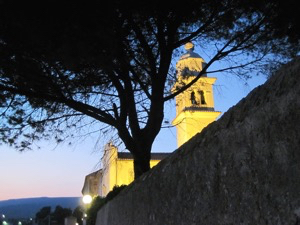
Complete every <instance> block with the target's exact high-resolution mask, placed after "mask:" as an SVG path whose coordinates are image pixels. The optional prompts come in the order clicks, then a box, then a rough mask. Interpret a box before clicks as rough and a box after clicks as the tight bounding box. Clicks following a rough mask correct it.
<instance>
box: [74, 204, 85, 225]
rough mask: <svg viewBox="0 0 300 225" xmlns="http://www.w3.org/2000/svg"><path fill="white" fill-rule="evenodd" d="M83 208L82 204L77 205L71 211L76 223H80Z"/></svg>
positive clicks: (80, 224)
mask: <svg viewBox="0 0 300 225" xmlns="http://www.w3.org/2000/svg"><path fill="white" fill-rule="evenodd" d="M83 212H84V208H83V207H82V206H77V207H76V208H75V209H74V211H73V216H74V217H76V219H77V223H78V224H79V225H82V218H83V216H84V213H83Z"/></svg>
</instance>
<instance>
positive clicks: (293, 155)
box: [97, 59, 300, 225]
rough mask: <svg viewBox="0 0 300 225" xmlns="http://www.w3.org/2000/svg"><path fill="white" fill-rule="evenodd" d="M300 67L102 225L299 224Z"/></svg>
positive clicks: (101, 217)
mask: <svg viewBox="0 0 300 225" xmlns="http://www.w3.org/2000/svg"><path fill="white" fill-rule="evenodd" d="M299 78H300V60H299V59H298V60H296V61H294V62H293V63H290V64H288V65H286V66H284V67H283V68H282V69H281V70H280V71H279V72H278V73H277V74H276V75H274V76H273V77H272V78H271V79H270V80H269V81H267V82H266V84H265V85H263V86H260V87H258V88H256V89H255V90H253V91H252V92H251V93H250V94H249V95H248V96H247V97H246V98H245V99H243V100H242V101H240V102H239V103H238V104H237V105H236V106H235V107H233V108H231V109H230V110H229V111H228V112H227V113H225V114H224V116H223V117H222V118H220V119H219V120H218V121H217V122H214V123H212V124H210V125H209V126H208V127H207V128H205V129H204V130H203V132H202V133H200V134H198V135H196V136H195V137H194V138H192V139H191V140H190V141H188V142H187V143H186V144H184V145H182V146H181V147H180V148H179V149H178V150H176V151H175V152H174V153H173V154H172V155H171V156H169V157H168V158H166V159H165V160H163V161H161V162H160V163H159V164H158V165H157V166H156V167H155V168H154V169H152V170H151V171H150V172H149V173H147V174H145V175H144V176H142V177H140V179H138V180H137V181H135V182H133V183H132V184H131V185H130V186H129V187H128V188H126V189H124V190H123V191H122V192H121V193H120V194H119V195H118V196H117V197H116V198H115V199H114V200H112V201H111V202H109V203H108V204H107V205H105V206H104V207H103V208H102V209H101V210H100V211H99V212H98V217H97V225H115V224H116V225H143V224H145V225H146V224H147V225H168V224H170V225H171V224H172V225H173V224H176V225H185V224H186V225H199V224H205V225H207V224H209V225H210V224H293V225H294V224H299V223H300V79H299Z"/></svg>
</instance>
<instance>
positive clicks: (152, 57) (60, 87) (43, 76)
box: [0, 0, 299, 177]
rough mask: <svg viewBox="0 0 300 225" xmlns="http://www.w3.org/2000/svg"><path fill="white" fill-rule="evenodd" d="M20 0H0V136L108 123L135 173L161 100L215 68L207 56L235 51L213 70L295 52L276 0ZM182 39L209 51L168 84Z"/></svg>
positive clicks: (32, 136) (159, 116) (158, 120)
mask: <svg viewBox="0 0 300 225" xmlns="http://www.w3.org/2000/svg"><path fill="white" fill-rule="evenodd" d="M288 2H290V1H288ZM26 4H28V3H27V2H26ZM26 4H25V5H22V6H21V5H20V4H19V3H18V4H16V3H15V2H14V1H5V0H3V1H1V3H0V76H1V77H0V94H1V95H0V106H1V112H0V113H1V129H0V135H1V140H2V142H4V143H7V144H10V145H14V146H15V147H16V148H18V149H20V150H23V149H26V148H29V147H30V145H31V144H32V143H33V142H34V141H36V140H39V139H41V138H44V139H50V138H52V137H54V138H55V139H56V140H57V142H61V141H63V140H65V139H66V138H68V137H72V135H73V132H71V134H69V133H67V132H66V131H67V130H73V129H75V130H77V131H78V130H80V131H82V130H84V128H85V127H87V129H89V128H90V127H88V125H90V124H92V125H93V129H95V130H92V131H90V132H96V131H102V132H106V131H107V130H108V127H112V128H114V129H115V131H116V132H117V134H118V136H119V137H120V139H121V140H122V141H123V143H124V145H125V146H126V148H127V149H128V150H129V151H130V152H131V153H132V155H133V157H134V170H135V177H138V176H140V175H141V174H142V173H144V172H146V171H148V170H149V169H150V164H149V161H150V153H151V148H152V144H153V142H154V140H155V138H156V136H157V134H158V133H159V131H160V129H161V126H162V123H163V118H164V104H165V102H166V101H169V100H170V99H172V98H174V96H176V95H177V94H179V93H180V92H182V91H184V90H186V89H187V88H188V87H190V86H191V85H192V84H193V83H195V82H196V81H197V80H198V79H199V78H200V77H201V76H202V74H204V73H212V72H215V71H212V70H210V68H211V65H212V64H213V63H215V62H217V61H220V60H234V59H237V60H236V61H231V63H232V64H231V65H229V66H228V67H227V68H223V69H220V71H229V70H233V69H237V68H239V69H245V68H249V66H250V68H251V65H254V64H253V63H257V64H258V63H261V62H262V59H263V58H264V57H265V56H266V55H267V54H269V53H276V54H278V53H280V55H281V56H285V57H286V58H285V59H286V60H287V59H289V58H290V57H293V56H295V55H296V54H297V53H298V51H299V45H298V41H299V35H298V34H299V29H298V30H297V29H295V28H296V27H297V26H295V27H293V26H292V25H293V24H298V22H295V21H293V20H292V19H291V20H289V19H288V22H289V23H288V24H289V26H288V27H289V28H291V27H292V28H293V29H292V30H293V32H289V31H291V30H289V29H287V30H285V29H281V28H279V27H277V26H276V25H277V22H276V21H278V20H279V19H282V20H283V21H284V20H285V18H280V16H281V15H282V12H283V11H281V10H280V4H282V2H281V1H264V0H262V1H256V0H254V1H250V0H246V1H245V0H244V1H229V0H224V1H217V0H201V1H195V0H191V1H185V2H184V4H175V3H174V2H169V4H168V2H165V1H148V2H141V1H140V2H132V1H131V2H130V3H128V2H122V1H114V0H112V1H107V2H106V3H105V4H102V5H93V4H92V3H89V4H88V6H86V5H84V4H83V3H82V2H81V1H79V2H77V1H76V2H73V3H72V4H67V5H64V2H56V1H51V4H50V3H49V4H48V3H47V4H46V3H45V2H44V1H43V2H41V3H40V4H39V3H37V4H35V5H34V7H32V8H30V7H31V6H30V7H28V5H26ZM20 6H21V7H22V8H21V9H22V10H21V9H20ZM286 8H288V7H286ZM276 10H277V11H276ZM284 15H285V13H284ZM289 16H291V18H296V16H293V15H289ZM191 40H192V41H193V42H194V43H195V44H197V45H198V46H200V47H203V48H204V47H205V46H206V45H209V46H212V47H211V49H210V50H211V52H212V55H211V56H210V58H209V60H208V62H207V65H206V66H205V67H204V68H203V71H201V72H200V73H199V74H198V75H197V76H195V79H194V80H193V81H192V82H191V83H189V84H183V85H182V87H181V88H179V89H178V90H177V91H176V92H174V93H170V88H171V86H172V84H174V82H175V81H176V76H175V70H174V67H173V66H172V63H171V62H172V58H174V57H175V56H178V54H180V49H179V47H180V46H182V45H183V44H185V43H186V42H188V41H191ZM290 40H292V41H290ZM295 43H296V44H295ZM246 54H247V55H246ZM245 55H246V56H247V57H246V58H245V61H241V60H240V59H241V56H245ZM257 64H255V66H256V65H257ZM252 68H253V67H252ZM239 71H240V72H241V73H239V75H243V76H249V73H245V71H244V73H242V71H241V70H239ZM103 124H105V126H103ZM106 126H107V127H106ZM78 128H80V129H78Z"/></svg>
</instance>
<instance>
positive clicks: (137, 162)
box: [133, 144, 152, 179]
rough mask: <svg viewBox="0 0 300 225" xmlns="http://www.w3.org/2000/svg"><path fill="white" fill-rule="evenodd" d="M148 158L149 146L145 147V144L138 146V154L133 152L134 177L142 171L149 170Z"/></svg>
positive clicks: (149, 154) (138, 175) (149, 153)
mask: <svg viewBox="0 0 300 225" xmlns="http://www.w3.org/2000/svg"><path fill="white" fill-rule="evenodd" d="M140 146H141V145H140ZM151 146H152V144H151ZM150 160H151V147H150V148H149V147H147V145H146V144H144V146H142V147H139V149H138V154H134V160H133V168H134V179H137V178H138V177H140V176H141V175H142V174H143V173H145V172H147V171H149V170H150Z"/></svg>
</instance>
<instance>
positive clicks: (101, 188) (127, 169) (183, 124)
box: [82, 42, 221, 197]
mask: <svg viewBox="0 0 300 225" xmlns="http://www.w3.org/2000/svg"><path fill="white" fill-rule="evenodd" d="M185 49H186V51H187V52H186V54H184V55H183V56H181V58H180V59H179V61H178V62H177V64H176V70H177V81H176V83H175V84H174V86H173V88H172V92H173V93H174V92H176V91H178V90H180V88H182V87H183V86H185V85H186V84H188V83H190V82H191V81H193V80H194V79H195V78H196V77H197V75H198V74H199V72H201V71H202V69H203V68H205V66H206V63H205V62H204V60H203V59H202V58H201V57H200V56H199V55H198V54H197V53H195V52H194V45H193V44H192V43H191V42H189V43H187V44H186V45H185ZM215 81H216V78H214V77H207V75H206V74H204V75H203V76H202V77H201V78H200V79H198V80H197V81H195V82H194V83H193V84H192V85H191V86H190V87H189V88H188V89H186V90H185V91H184V92H182V93H180V94H178V95H177V96H176V99H175V101H176V117H175V119H174V120H173V121H172V125H174V126H176V128H177V145H178V147H180V146H181V145H182V144H184V143H185V142H186V141H188V140H189V139H190V138H191V137H193V136H194V135H195V134H197V133H199V132H201V131H202V129H203V128H204V127H206V126H207V125H208V124H210V123H212V122H213V121H215V120H216V119H217V117H218V116H219V115H220V114H221V112H218V111H215V109H214V95H213V84H214V83H215ZM169 154H170V153H152V154H151V161H150V167H151V168H152V167H153V166H155V165H156V164H158V163H159V162H160V161H161V160H162V159H164V158H165V157H167V156H168V155H169ZM101 163H102V168H101V169H100V170H98V171H95V172H93V173H91V174H89V175H87V176H86V177H85V181H84V185H83V188H82V194H83V195H91V196H92V197H95V196H98V195H99V196H102V197H105V196H106V195H107V193H108V192H110V191H111V190H112V189H113V187H114V186H120V185H123V184H130V183H131V182H132V181H133V180H134V170H133V157H132V155H131V154H130V153H127V152H118V148H117V147H116V146H114V145H113V143H108V144H107V145H106V146H105V148H104V155H103V157H102V161H101Z"/></svg>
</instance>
